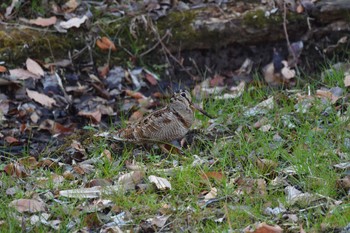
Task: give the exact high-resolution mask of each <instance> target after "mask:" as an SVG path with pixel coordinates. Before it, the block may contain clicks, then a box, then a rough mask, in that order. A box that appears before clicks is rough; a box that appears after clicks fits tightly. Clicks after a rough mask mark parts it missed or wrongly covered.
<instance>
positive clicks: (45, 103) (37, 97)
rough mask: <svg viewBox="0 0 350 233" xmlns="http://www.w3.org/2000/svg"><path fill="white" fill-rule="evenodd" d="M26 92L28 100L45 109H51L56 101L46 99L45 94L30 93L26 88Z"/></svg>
mask: <svg viewBox="0 0 350 233" xmlns="http://www.w3.org/2000/svg"><path fill="white" fill-rule="evenodd" d="M26 91H27V95H28V97H29V98H31V99H33V100H34V101H35V102H38V103H39V104H41V105H43V106H45V107H48V108H52V105H53V104H56V101H55V100H54V99H53V98H51V97H48V96H47V95H45V94H41V93H39V92H37V91H31V90H29V89H28V88H27V89H26Z"/></svg>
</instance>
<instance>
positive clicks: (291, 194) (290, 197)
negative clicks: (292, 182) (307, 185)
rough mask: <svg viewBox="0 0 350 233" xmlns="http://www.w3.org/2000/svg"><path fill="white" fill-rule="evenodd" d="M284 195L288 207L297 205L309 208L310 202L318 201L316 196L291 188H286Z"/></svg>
mask: <svg viewBox="0 0 350 233" xmlns="http://www.w3.org/2000/svg"><path fill="white" fill-rule="evenodd" d="M285 193H286V195H287V197H286V201H287V203H288V204H290V205H294V204H298V205H300V206H302V207H306V206H309V205H310V203H311V202H312V201H315V200H317V199H318V197H317V196H316V195H313V194H311V193H307V192H306V193H303V192H301V191H299V190H298V189H296V188H294V187H293V186H287V187H286V188H285Z"/></svg>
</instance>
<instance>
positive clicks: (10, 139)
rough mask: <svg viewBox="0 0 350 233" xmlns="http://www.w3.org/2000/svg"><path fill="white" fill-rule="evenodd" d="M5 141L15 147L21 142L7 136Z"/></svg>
mask: <svg viewBox="0 0 350 233" xmlns="http://www.w3.org/2000/svg"><path fill="white" fill-rule="evenodd" d="M4 139H5V141H6V142H7V143H8V144H10V145H14V144H17V143H18V142H19V141H18V139H17V138H14V137H12V136H7V137H5V138H4Z"/></svg>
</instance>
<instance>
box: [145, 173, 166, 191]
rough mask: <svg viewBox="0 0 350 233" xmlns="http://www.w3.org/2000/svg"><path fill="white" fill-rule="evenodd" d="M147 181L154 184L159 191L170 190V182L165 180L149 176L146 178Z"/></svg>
mask: <svg viewBox="0 0 350 233" xmlns="http://www.w3.org/2000/svg"><path fill="white" fill-rule="evenodd" d="M148 180H149V181H150V182H151V183H153V184H155V185H156V186H157V188H158V189H159V190H166V189H171V184H170V182H169V181H168V180H167V179H165V178H162V177H158V176H153V175H151V176H149V177H148Z"/></svg>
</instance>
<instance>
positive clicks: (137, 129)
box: [114, 90, 212, 144]
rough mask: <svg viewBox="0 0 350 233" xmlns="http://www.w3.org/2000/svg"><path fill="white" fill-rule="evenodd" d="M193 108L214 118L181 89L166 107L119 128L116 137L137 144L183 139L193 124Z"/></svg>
mask: <svg viewBox="0 0 350 233" xmlns="http://www.w3.org/2000/svg"><path fill="white" fill-rule="evenodd" d="M193 109H197V110H199V111H200V112H201V113H203V114H204V115H206V116H208V117H209V118H212V117H211V116H209V115H208V114H207V113H206V112H204V110H202V109H201V108H199V107H198V106H196V105H194V104H193V103H192V99H191V95H190V93H189V92H188V91H185V90H179V91H177V92H175V93H174V94H173V96H172V97H171V99H170V103H169V104H168V105H167V106H166V107H164V108H162V109H159V110H158V111H155V112H152V113H150V114H149V115H147V116H146V117H144V118H142V119H141V120H139V121H137V122H136V123H134V124H130V125H128V126H127V127H126V128H124V129H121V130H119V131H118V132H117V133H116V134H115V136H114V138H116V139H118V140H122V141H128V142H133V143H135V144H144V143H149V142H153V143H167V142H171V141H174V140H177V139H181V138H183V137H184V136H185V135H186V133H187V132H188V131H189V129H190V127H191V126H192V124H193V121H194V112H193Z"/></svg>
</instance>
